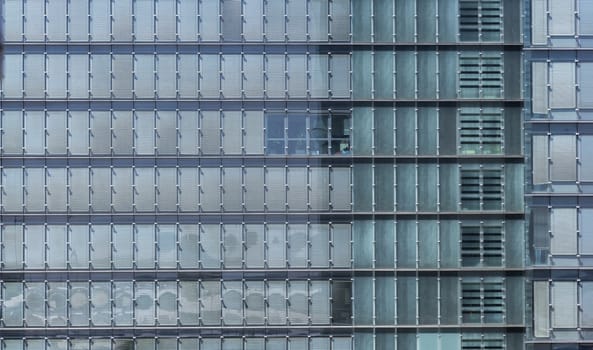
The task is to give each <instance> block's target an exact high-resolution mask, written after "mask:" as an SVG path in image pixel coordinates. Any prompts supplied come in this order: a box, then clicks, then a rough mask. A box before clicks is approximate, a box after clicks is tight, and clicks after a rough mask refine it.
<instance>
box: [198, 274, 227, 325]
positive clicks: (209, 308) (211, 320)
mask: <svg viewBox="0 0 593 350" xmlns="http://www.w3.org/2000/svg"><path fill="white" fill-rule="evenodd" d="M200 286H201V288H200V301H201V303H200V318H201V320H202V324H203V325H219V324H220V319H221V310H222V306H221V295H220V282H218V281H202V282H201V283H200Z"/></svg>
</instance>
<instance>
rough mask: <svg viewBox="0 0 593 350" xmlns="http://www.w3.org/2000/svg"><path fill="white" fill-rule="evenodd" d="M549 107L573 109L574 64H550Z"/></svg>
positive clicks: (574, 96) (574, 95)
mask: <svg viewBox="0 0 593 350" xmlns="http://www.w3.org/2000/svg"><path fill="white" fill-rule="evenodd" d="M550 86H551V92H550V107H551V108H574V107H575V98H576V94H575V64H574V63H564V62H562V63H561V62H553V63H551V64H550Z"/></svg>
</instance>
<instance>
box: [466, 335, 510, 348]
mask: <svg viewBox="0 0 593 350" xmlns="http://www.w3.org/2000/svg"><path fill="white" fill-rule="evenodd" d="M505 348H506V347H505V344H504V336H503V335H502V334H485V335H483V336H482V335H480V334H464V335H463V337H462V339H461V349H462V350H503V349H505Z"/></svg>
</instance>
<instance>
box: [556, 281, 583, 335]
mask: <svg viewBox="0 0 593 350" xmlns="http://www.w3.org/2000/svg"><path fill="white" fill-rule="evenodd" d="M577 304H578V300H577V283H576V282H559V281H556V282H553V284H552V308H553V312H552V328H576V327H577V319H578V310H577Z"/></svg>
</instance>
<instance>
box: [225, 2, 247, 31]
mask: <svg viewBox="0 0 593 350" xmlns="http://www.w3.org/2000/svg"><path fill="white" fill-rule="evenodd" d="M242 23H243V17H242V16H241V0H223V2H222V23H221V27H222V38H223V41H241V24H242Z"/></svg>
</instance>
